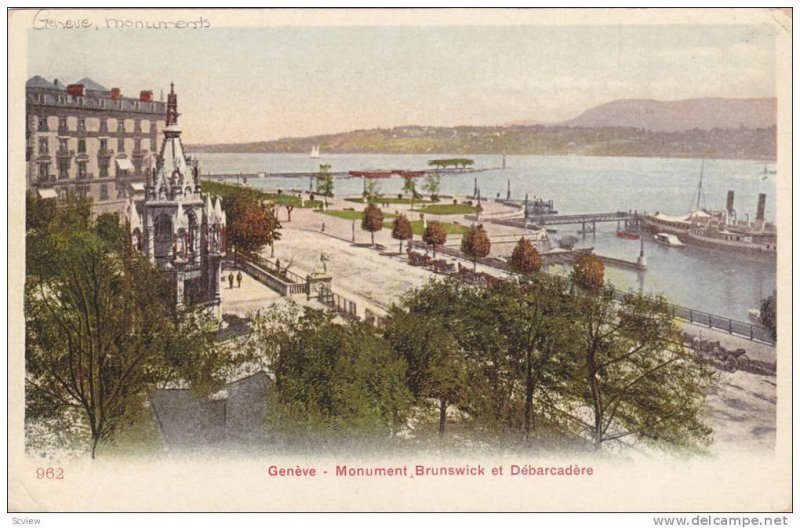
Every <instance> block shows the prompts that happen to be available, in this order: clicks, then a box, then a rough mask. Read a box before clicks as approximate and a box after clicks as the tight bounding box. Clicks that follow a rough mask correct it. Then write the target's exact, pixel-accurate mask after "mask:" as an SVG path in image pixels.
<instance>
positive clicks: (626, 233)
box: [617, 231, 640, 240]
mask: <svg viewBox="0 0 800 528" xmlns="http://www.w3.org/2000/svg"><path fill="white" fill-rule="evenodd" d="M617 237H619V238H627V239H629V240H639V238H640V235H639V233H635V232H633V231H617Z"/></svg>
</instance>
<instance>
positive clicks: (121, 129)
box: [117, 119, 125, 132]
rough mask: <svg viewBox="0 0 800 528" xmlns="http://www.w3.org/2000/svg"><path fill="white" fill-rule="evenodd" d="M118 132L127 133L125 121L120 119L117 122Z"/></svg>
mask: <svg viewBox="0 0 800 528" xmlns="http://www.w3.org/2000/svg"><path fill="white" fill-rule="evenodd" d="M117 132H125V120H124V119H119V120H118V121H117Z"/></svg>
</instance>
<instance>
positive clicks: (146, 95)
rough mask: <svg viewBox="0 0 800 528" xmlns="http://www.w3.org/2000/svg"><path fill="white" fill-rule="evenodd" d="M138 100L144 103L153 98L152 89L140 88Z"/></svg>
mask: <svg viewBox="0 0 800 528" xmlns="http://www.w3.org/2000/svg"><path fill="white" fill-rule="evenodd" d="M139 100H140V101H142V102H144V103H149V102H150V101H152V100H153V91H152V90H142V91H141V92H139Z"/></svg>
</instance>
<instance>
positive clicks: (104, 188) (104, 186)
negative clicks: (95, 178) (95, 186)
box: [100, 183, 108, 200]
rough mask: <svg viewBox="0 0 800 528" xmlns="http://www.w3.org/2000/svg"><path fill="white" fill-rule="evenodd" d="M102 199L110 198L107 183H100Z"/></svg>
mask: <svg viewBox="0 0 800 528" xmlns="http://www.w3.org/2000/svg"><path fill="white" fill-rule="evenodd" d="M100 199H101V200H108V185H107V184H105V183H104V184H102V185H100Z"/></svg>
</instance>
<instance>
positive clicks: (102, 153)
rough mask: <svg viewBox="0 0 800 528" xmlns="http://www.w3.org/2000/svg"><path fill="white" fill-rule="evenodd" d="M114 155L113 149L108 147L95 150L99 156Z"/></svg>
mask: <svg viewBox="0 0 800 528" xmlns="http://www.w3.org/2000/svg"><path fill="white" fill-rule="evenodd" d="M113 155H114V149H110V148H101V149H100V150H98V151H97V156H98V157H100V158H110V157H111V156H113Z"/></svg>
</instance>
